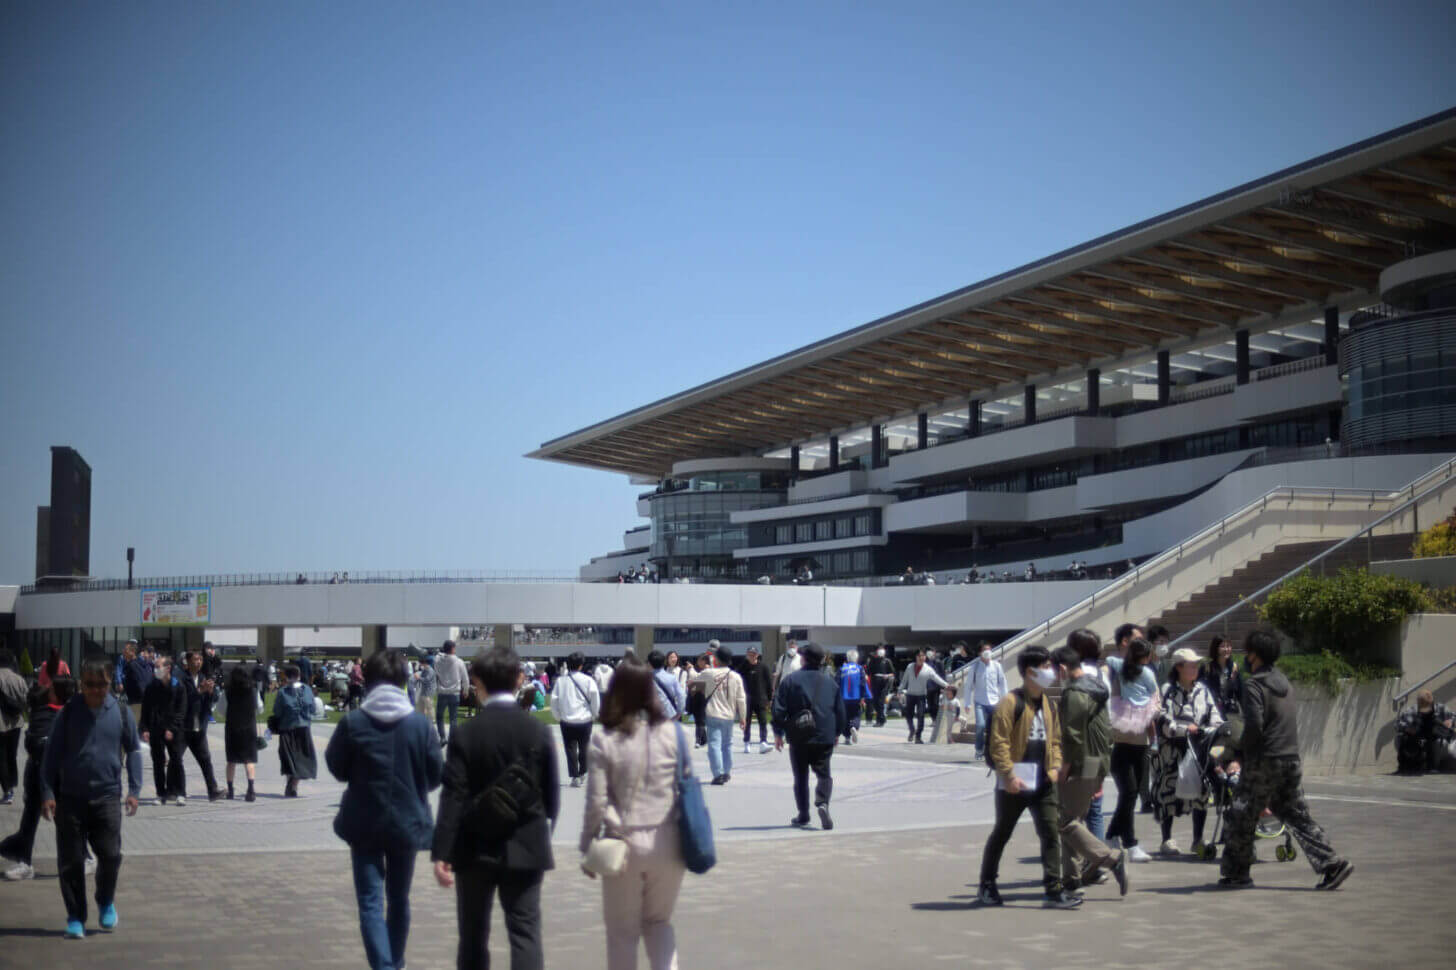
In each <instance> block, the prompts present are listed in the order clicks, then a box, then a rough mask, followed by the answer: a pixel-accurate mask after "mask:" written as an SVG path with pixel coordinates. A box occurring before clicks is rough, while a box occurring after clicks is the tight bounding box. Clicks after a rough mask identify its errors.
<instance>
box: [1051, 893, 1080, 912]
mask: <svg viewBox="0 0 1456 970" xmlns="http://www.w3.org/2000/svg"><path fill="white" fill-rule="evenodd" d="M1041 905H1042V908H1043V909H1076V908H1077V907H1078V906H1081V905H1082V897H1081V896H1078V895H1077V894H1076V893H1069V892H1067V891H1066V890H1065V889H1063V890H1062V891H1061V892H1056V893H1047V895H1046V898H1045V899H1043V900H1042V902H1041Z"/></svg>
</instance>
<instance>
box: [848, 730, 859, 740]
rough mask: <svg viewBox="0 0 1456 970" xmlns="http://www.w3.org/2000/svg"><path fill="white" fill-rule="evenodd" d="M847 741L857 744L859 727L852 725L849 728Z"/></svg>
mask: <svg viewBox="0 0 1456 970" xmlns="http://www.w3.org/2000/svg"><path fill="white" fill-rule="evenodd" d="M849 743H850V744H859V728H857V727H852V728H850V729H849Z"/></svg>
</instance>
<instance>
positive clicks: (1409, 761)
mask: <svg viewBox="0 0 1456 970" xmlns="http://www.w3.org/2000/svg"><path fill="white" fill-rule="evenodd" d="M1445 753H1446V745H1445V744H1444V743H1443V742H1441V741H1439V740H1437V739H1436V738H1435V737H1434V736H1432V735H1429V734H1401V735H1399V736H1398V737H1397V738H1396V739H1395V761H1396V767H1397V768H1399V769H1400V770H1401V771H1437V770H1439V769H1440V767H1441V756H1442V755H1444V754H1445Z"/></svg>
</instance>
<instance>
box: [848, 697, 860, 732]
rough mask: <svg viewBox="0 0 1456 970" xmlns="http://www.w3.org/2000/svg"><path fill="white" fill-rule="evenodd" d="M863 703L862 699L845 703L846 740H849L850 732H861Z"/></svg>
mask: <svg viewBox="0 0 1456 970" xmlns="http://www.w3.org/2000/svg"><path fill="white" fill-rule="evenodd" d="M861 703H863V702H862V701H861V700H860V698H858V697H856V698H855V699H854V700H847V701H845V702H844V714H845V718H844V739H845V740H846V741H848V740H849V732H850V731H857V730H859V718H860V705H861Z"/></svg>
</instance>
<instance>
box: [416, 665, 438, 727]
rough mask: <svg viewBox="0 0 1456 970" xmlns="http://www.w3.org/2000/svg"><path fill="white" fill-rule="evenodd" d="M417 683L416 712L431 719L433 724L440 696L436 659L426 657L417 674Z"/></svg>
mask: <svg viewBox="0 0 1456 970" xmlns="http://www.w3.org/2000/svg"><path fill="white" fill-rule="evenodd" d="M415 683H416V687H415V710H417V711H419V712H420V713H421V714H423V715H424V716H425V717H427V718H429V719H430V721H431V722H432V723H433V722H434V720H435V697H436V696H437V694H438V687H437V686H436V682H435V658H434V657H426V658H425V659H424V660H421V661H420V669H419V671H418V672H417V673H416V681H415Z"/></svg>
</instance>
